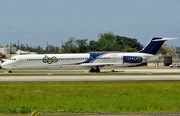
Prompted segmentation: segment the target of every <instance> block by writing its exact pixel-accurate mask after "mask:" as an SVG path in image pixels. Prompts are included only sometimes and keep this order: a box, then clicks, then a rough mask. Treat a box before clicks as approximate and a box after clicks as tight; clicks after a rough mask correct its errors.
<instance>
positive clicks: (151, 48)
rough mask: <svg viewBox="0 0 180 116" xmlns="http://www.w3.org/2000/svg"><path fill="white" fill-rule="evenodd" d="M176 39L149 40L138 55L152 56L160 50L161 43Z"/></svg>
mask: <svg viewBox="0 0 180 116" xmlns="http://www.w3.org/2000/svg"><path fill="white" fill-rule="evenodd" d="M174 39H177V38H167V37H165V38H158V37H154V38H152V39H151V41H150V42H149V43H148V44H147V45H146V46H145V47H144V48H143V49H142V50H141V51H139V53H147V54H153V55H156V53H157V52H158V50H159V49H160V48H161V46H162V45H163V43H164V42H165V41H167V40H174Z"/></svg>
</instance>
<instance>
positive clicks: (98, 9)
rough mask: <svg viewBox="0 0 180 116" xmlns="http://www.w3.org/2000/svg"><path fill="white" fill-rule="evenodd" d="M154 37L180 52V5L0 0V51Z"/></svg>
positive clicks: (154, 0) (172, 0) (142, 0)
mask: <svg viewBox="0 0 180 116" xmlns="http://www.w3.org/2000/svg"><path fill="white" fill-rule="evenodd" d="M106 32H113V33H114V34H115V35H119V36H125V37H130V38H135V39H137V41H138V42H140V43H141V44H142V45H146V44H147V43H148V42H149V41H150V39H151V38H152V37H177V38H179V39H178V40H173V41H167V42H166V44H167V45H170V46H180V1H179V0H0V45H2V46H6V45H9V44H10V43H16V44H17V43H18V40H19V42H20V43H22V44H24V45H25V44H28V45H30V46H38V45H40V46H42V47H45V46H46V45H47V42H48V44H51V45H54V46H61V45H62V42H66V41H67V39H68V38H70V37H75V38H76V39H88V41H90V40H95V41H97V40H98V35H99V34H101V33H106Z"/></svg>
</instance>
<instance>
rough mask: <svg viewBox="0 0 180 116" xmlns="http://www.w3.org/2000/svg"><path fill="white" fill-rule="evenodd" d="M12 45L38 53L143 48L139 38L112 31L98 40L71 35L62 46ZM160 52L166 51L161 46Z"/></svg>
mask: <svg viewBox="0 0 180 116" xmlns="http://www.w3.org/2000/svg"><path fill="white" fill-rule="evenodd" d="M12 46H15V47H17V49H20V50H23V51H27V50H28V51H31V52H37V53H38V54H44V53H87V52H107V51H118V52H137V51H139V50H141V49H142V48H143V45H141V44H140V43H139V42H138V41H137V39H135V38H129V37H124V36H119V35H115V34H113V33H112V32H107V33H101V34H99V35H98V40H97V41H95V40H90V41H89V42H88V39H76V38H75V37H70V38H68V40H67V41H66V42H65V43H64V44H63V45H62V46H53V45H48V46H46V48H45V49H43V48H42V47H41V46H35V47H31V46H29V45H28V44H26V45H24V44H20V45H19V46H17V44H13V45H12ZM159 52H160V53H163V54H165V53H166V52H165V51H164V50H163V49H162V48H161V49H160V50H159Z"/></svg>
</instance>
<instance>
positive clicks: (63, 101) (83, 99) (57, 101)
mask: <svg viewBox="0 0 180 116" xmlns="http://www.w3.org/2000/svg"><path fill="white" fill-rule="evenodd" d="M0 98H1V99H0V114H30V113H31V112H32V111H33V110H38V111H41V112H42V113H45V114H47V113H60V114H64V113H65V114H70V113H91V114H97V113H104V114H126V113H162V112H163V113H172V112H180V82H179V81H165V82H162V81H160V82H142V81H141V82H28V83H0Z"/></svg>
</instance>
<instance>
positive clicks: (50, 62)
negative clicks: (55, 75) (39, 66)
mask: <svg viewBox="0 0 180 116" xmlns="http://www.w3.org/2000/svg"><path fill="white" fill-rule="evenodd" d="M42 61H43V62H44V63H48V64H52V63H56V62H58V59H57V58H56V57H55V56H53V57H52V58H50V57H48V56H47V55H45V56H44V58H43V59H42Z"/></svg>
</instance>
